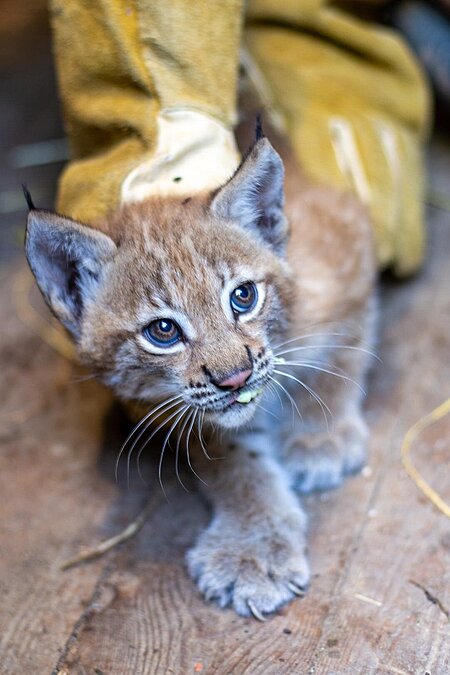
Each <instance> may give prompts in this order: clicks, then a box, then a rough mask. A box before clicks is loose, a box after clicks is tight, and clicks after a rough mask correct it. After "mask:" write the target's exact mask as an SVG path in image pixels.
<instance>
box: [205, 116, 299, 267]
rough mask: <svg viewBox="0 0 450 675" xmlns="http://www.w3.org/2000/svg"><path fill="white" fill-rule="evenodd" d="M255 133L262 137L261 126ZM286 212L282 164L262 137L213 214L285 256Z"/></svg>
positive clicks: (215, 201)
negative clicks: (230, 222) (248, 232)
mask: <svg viewBox="0 0 450 675" xmlns="http://www.w3.org/2000/svg"><path fill="white" fill-rule="evenodd" d="M258 124H259V123H258ZM256 133H257V134H259V135H260V134H262V129H261V128H260V127H259V126H257V130H256ZM283 209H284V167H283V162H282V161H281V157H280V156H279V154H278V153H277V152H276V151H275V150H274V148H273V147H272V145H271V144H270V142H269V140H268V139H267V138H266V137H265V136H264V135H262V136H261V135H260V137H259V140H257V142H256V143H255V144H254V146H253V148H252V149H251V150H250V152H249V153H248V155H247V156H246V157H245V159H244V160H243V161H242V163H241V165H240V166H239V168H238V169H237V171H236V173H235V174H234V176H232V177H231V178H230V180H229V181H228V183H226V184H225V185H224V186H223V187H222V188H220V189H219V190H218V191H217V193H216V194H215V196H214V197H213V200H212V203H211V210H212V212H213V213H214V214H215V215H217V216H218V217H219V218H222V219H224V220H228V221H232V222H234V223H236V224H237V225H240V226H241V227H243V228H244V229H246V230H248V231H251V232H252V233H253V234H254V235H256V236H257V237H258V238H259V239H261V240H262V241H263V242H264V243H266V244H268V245H269V246H270V247H271V248H272V249H273V250H274V251H275V252H276V253H278V254H279V255H282V254H283V253H284V251H285V245H286V241H287V234H288V223H287V219H286V216H285V215H284V210H283Z"/></svg>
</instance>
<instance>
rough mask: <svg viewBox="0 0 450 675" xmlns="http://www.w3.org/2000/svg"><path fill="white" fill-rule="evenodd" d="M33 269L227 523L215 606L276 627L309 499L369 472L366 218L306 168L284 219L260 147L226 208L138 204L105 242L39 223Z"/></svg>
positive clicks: (218, 522) (212, 580) (214, 538)
mask: <svg viewBox="0 0 450 675" xmlns="http://www.w3.org/2000/svg"><path fill="white" fill-rule="evenodd" d="M26 253H27V257H28V261H29V264H30V266H31V269H32V270H33V273H34V275H35V277H36V281H37V283H38V285H39V287H40V289H41V291H42V293H43V295H44V298H45V300H46V301H47V303H48V305H49V307H50V308H51V309H52V311H53V312H54V313H55V315H56V316H57V317H58V318H59V320H60V321H61V322H62V323H63V325H64V326H65V327H66V328H67V330H68V331H69V332H70V333H71V335H72V337H73V339H74V341H75V343H76V346H77V349H78V353H79V356H80V358H81V359H82V361H83V362H84V363H85V364H86V365H87V366H88V367H89V368H90V369H91V370H92V371H93V372H94V373H96V375H97V376H98V377H99V379H100V380H102V381H103V382H104V383H106V384H107V385H108V386H109V387H111V388H112V389H113V390H114V391H115V392H116V394H117V395H118V396H119V397H120V398H121V399H123V400H126V401H138V402H141V403H145V406H146V410H147V415H146V417H145V418H144V419H145V421H144V422H142V424H141V425H140V426H137V427H136V428H135V432H134V434H133V435H132V436H131V438H130V443H131V444H133V443H134V445H135V446H136V448H137V449H139V448H140V447H141V445H142V443H143V442H144V441H145V440H146V439H148V435H147V436H146V434H148V433H150V426H151V425H152V428H155V427H156V428H158V427H161V428H165V429H166V430H167V431H168V432H171V433H175V437H176V438H177V433H178V434H179V436H178V438H179V439H181V440H179V441H178V442H177V444H176V461H177V473H178V459H179V455H180V453H181V452H183V453H185V452H186V449H188V456H187V459H188V461H189V464H190V466H191V467H192V468H193V470H195V472H196V474H198V476H200V477H201V479H202V481H204V483H203V482H200V481H199V484H200V485H201V489H202V490H204V491H205V493H206V495H207V497H208V499H209V500H210V502H211V503H212V506H213V509H214V515H213V518H212V521H211V523H210V524H209V526H208V528H207V529H206V530H205V531H204V532H203V533H202V534H201V536H200V537H199V540H198V541H197V543H196V545H195V546H194V547H193V548H192V549H191V550H190V551H189V553H188V554H187V565H188V568H189V571H190V574H191V575H192V577H193V578H194V579H195V580H196V581H197V583H198V586H199V588H200V590H201V592H202V593H203V594H204V596H205V598H206V599H207V600H212V601H215V602H217V603H218V604H219V605H220V606H221V607H225V606H227V605H231V606H232V607H234V609H235V610H236V611H237V612H238V613H239V614H241V615H249V614H250V613H252V614H253V615H254V616H256V617H257V618H259V619H263V618H264V615H265V614H267V613H270V612H273V611H274V610H276V609H277V608H279V607H280V606H282V605H283V604H285V603H287V602H288V601H290V600H291V599H292V598H293V597H294V596H295V595H299V594H302V593H303V591H304V589H305V588H306V586H307V585H308V582H309V577H310V572H309V567H308V562H307V559H306V555H305V547H306V542H305V530H306V517H305V513H304V511H303V509H302V506H301V504H300V501H299V497H298V495H297V494H296V492H303V493H306V492H310V491H312V490H317V489H327V488H331V487H334V486H337V485H339V484H340V483H341V482H342V480H343V478H344V477H345V476H346V475H348V474H352V473H354V472H356V471H358V470H359V469H360V468H361V466H362V465H363V462H364V458H365V445H366V438H367V428H366V425H365V423H364V420H363V418H362V415H361V399H362V394H361V387H360V384H361V382H362V380H363V378H364V376H365V372H366V370H367V366H368V359H369V351H368V349H367V345H370V344H371V340H372V325H373V314H374V310H373V286H374V277H375V262H374V256H373V247H372V236H371V228H370V223H369V222H368V218H367V215H366V213H365V211H364V209H363V207H362V206H361V205H360V204H359V202H358V201H357V200H356V199H355V198H354V197H352V196H350V195H347V194H341V193H337V192H335V191H333V190H332V189H329V188H325V187H324V186H318V185H314V184H311V183H309V182H308V181H306V180H305V179H304V177H302V176H301V175H300V174H299V173H298V171H297V169H296V168H295V166H294V165H293V166H292V168H291V166H290V165H289V166H288V167H287V171H286V205H285V198H284V168H283V163H282V160H281V158H280V156H279V155H278V154H277V152H276V151H275V150H274V148H273V147H272V145H271V144H270V142H269V140H268V139H267V138H266V137H264V136H260V137H259V138H258V139H257V141H256V142H255V144H254V146H253V147H252V149H251V151H250V152H249V153H248V155H247V156H246V158H245V159H244V160H243V161H242V163H241V165H240V166H239V168H238V169H237V171H236V172H235V174H234V175H233V176H232V177H231V178H230V179H229V181H228V182H227V183H226V184H225V185H223V186H222V187H221V188H219V189H217V190H216V191H214V192H212V193H208V194H202V195H195V196H191V197H189V196H186V197H184V198H183V197H180V198H178V197H176V198H175V197H170V198H169V197H168V198H162V197H152V198H149V199H147V200H145V201H142V202H140V203H134V204H127V205H124V206H123V207H122V208H121V209H120V210H119V211H118V212H116V213H114V214H112V215H111V217H109V218H108V219H106V220H105V221H104V222H100V223H97V224H96V227H95V228H93V227H88V226H86V225H82V224H81V223H78V222H75V221H73V220H70V219H69V218H65V217H63V216H60V215H57V214H55V213H51V212H47V211H42V210H37V209H35V208H34V207H33V208H31V210H30V214H29V218H28V229H27V236H26ZM274 413H275V415H276V416H278V417H279V421H277V419H274V417H273V414H274ZM212 425H214V426H216V427H221V428H222V432H223V433H221V434H211V433H210V429H211V426H212ZM193 432H195V433H193ZM168 436H169V433H168V434H167V435H166V441H165V442H164V446H163V447H162V448H161V452H162V453H164V450H165V446H166V445H167V438H168ZM219 436H220V438H221V444H220V447H216V446H217V444H218V442H219V441H218V438H219ZM174 449H175V448H174ZM210 456H215V457H220V459H216V460H214V461H211V460H210V459H209V457H210ZM162 457H163V455H162Z"/></svg>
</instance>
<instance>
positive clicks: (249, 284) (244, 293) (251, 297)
mask: <svg viewBox="0 0 450 675" xmlns="http://www.w3.org/2000/svg"><path fill="white" fill-rule="evenodd" d="M257 302H258V291H257V290H256V286H255V284H254V283H253V281H246V282H245V284H241V285H240V286H238V287H237V288H235V289H234V291H233V292H232V294H231V295H230V304H231V309H232V310H233V312H234V313H235V314H243V313H244V312H249V311H250V310H251V309H253V307H254V306H255V305H256V303H257Z"/></svg>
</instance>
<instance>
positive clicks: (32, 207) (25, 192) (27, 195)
mask: <svg viewBox="0 0 450 675" xmlns="http://www.w3.org/2000/svg"><path fill="white" fill-rule="evenodd" d="M22 190H23V196H24V197H25V201H26V203H27V204H28V208H29V210H30V211H34V210H35V209H36V207H35V205H34V203H33V198H32V196H31V193H30V191H29V190H28V188H27V186H26V185H25V183H22Z"/></svg>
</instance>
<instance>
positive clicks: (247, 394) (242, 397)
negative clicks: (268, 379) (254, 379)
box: [236, 389, 261, 403]
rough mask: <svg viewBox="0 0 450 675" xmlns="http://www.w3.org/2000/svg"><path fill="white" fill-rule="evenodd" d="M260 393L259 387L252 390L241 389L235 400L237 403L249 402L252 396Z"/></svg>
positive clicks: (254, 396)
mask: <svg viewBox="0 0 450 675" xmlns="http://www.w3.org/2000/svg"><path fill="white" fill-rule="evenodd" d="M260 393H261V389H255V390H254V391H243V392H242V394H239V396H238V397H237V399H236V401H237V402H238V403H250V401H253V399H254V398H256V397H257V396H258V394H260Z"/></svg>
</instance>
